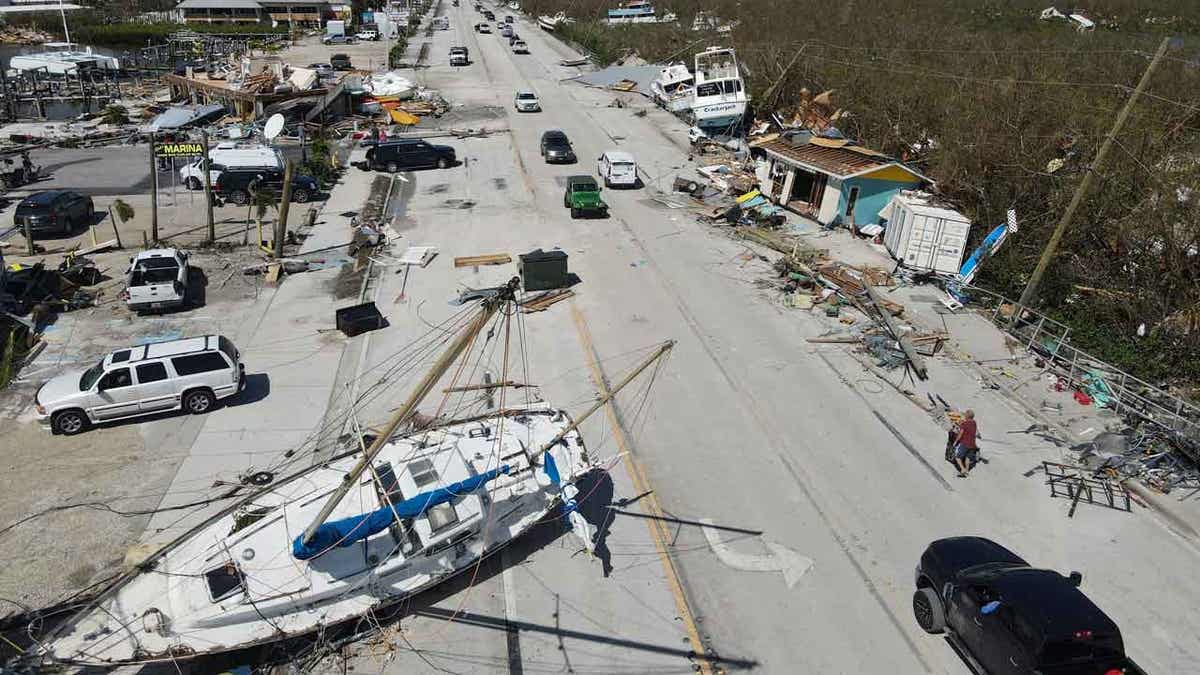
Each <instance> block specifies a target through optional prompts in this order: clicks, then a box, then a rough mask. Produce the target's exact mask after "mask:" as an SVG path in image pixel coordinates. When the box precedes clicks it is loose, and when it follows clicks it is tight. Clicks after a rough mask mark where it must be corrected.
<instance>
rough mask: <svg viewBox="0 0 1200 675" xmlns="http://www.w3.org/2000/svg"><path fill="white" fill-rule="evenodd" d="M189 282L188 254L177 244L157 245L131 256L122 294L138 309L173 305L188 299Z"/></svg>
mask: <svg viewBox="0 0 1200 675" xmlns="http://www.w3.org/2000/svg"><path fill="white" fill-rule="evenodd" d="M187 286H188V259H187V254H186V253H184V252H182V251H180V250H179V249H174V248H153V249H149V250H147V251H142V252H141V253H139V254H137V255H136V256H134V257H133V258H130V259H129V270H128V271H127V272H126V273H125V292H124V293H123V294H122V295H123V296H124V298H125V304H126V305H127V306H128V307H129V309H131V310H133V311H135V312H139V313H140V312H145V311H153V310H160V309H170V308H173V307H180V306H182V305H183V304H184V303H185V302H186V301H187Z"/></svg>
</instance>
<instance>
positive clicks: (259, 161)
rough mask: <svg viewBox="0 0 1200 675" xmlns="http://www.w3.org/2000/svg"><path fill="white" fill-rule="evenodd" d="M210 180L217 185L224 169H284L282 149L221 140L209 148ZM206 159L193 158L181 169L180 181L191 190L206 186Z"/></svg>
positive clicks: (201, 188)
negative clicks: (221, 141)
mask: <svg viewBox="0 0 1200 675" xmlns="http://www.w3.org/2000/svg"><path fill="white" fill-rule="evenodd" d="M208 158H209V171H208V177H209V182H210V183H211V184H212V185H213V186H216V184H217V178H218V177H219V176H220V175H221V171H222V170H223V169H237V168H242V167H255V168H258V167H266V168H272V169H282V168H283V156H282V155H280V153H279V150H278V149H276V148H272V147H270V146H268V145H248V144H246V143H240V142H238V141H229V142H226V143H220V144H218V145H217V147H215V148H213V149H211V150H209V151H208ZM203 166H204V158H203V157H199V158H197V159H195V160H192V161H191V162H190V163H188V164H187V166H184V167H182V168H181V169H179V180H180V181H181V182H182V183H183V184H184V185H185V186H187V189H189V190H203V189H204V169H203V168H201V167H203Z"/></svg>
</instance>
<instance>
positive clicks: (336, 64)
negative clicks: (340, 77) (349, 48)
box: [329, 54, 354, 70]
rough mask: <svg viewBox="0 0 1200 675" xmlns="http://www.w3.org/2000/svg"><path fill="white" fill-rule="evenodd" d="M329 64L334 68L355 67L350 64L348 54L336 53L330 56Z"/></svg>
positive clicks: (346, 68)
mask: <svg viewBox="0 0 1200 675" xmlns="http://www.w3.org/2000/svg"><path fill="white" fill-rule="evenodd" d="M329 65H330V66H332V67H333V69H334V70H350V69H351V68H353V67H354V66H352V65H350V56H349V55H348V54H334V55H333V56H331V57H329Z"/></svg>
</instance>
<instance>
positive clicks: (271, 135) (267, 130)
mask: <svg viewBox="0 0 1200 675" xmlns="http://www.w3.org/2000/svg"><path fill="white" fill-rule="evenodd" d="M281 131H283V115H280V114H279V113H275V114H274V115H271V117H270V118H268V119H267V123H266V125H264V126H263V136H265V137H266V139H267V140H268V141H271V140H275V137H276V136H278V135H279V132H281Z"/></svg>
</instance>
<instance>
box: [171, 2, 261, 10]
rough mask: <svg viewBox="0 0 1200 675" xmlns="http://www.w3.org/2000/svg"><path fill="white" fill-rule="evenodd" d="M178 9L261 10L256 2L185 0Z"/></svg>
mask: <svg viewBox="0 0 1200 675" xmlns="http://www.w3.org/2000/svg"><path fill="white" fill-rule="evenodd" d="M175 7H176V9H261V8H262V5H260V4H258V3H257V2H255V1H254V0H183V2H181V3H179V4H178V5H176V6H175Z"/></svg>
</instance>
